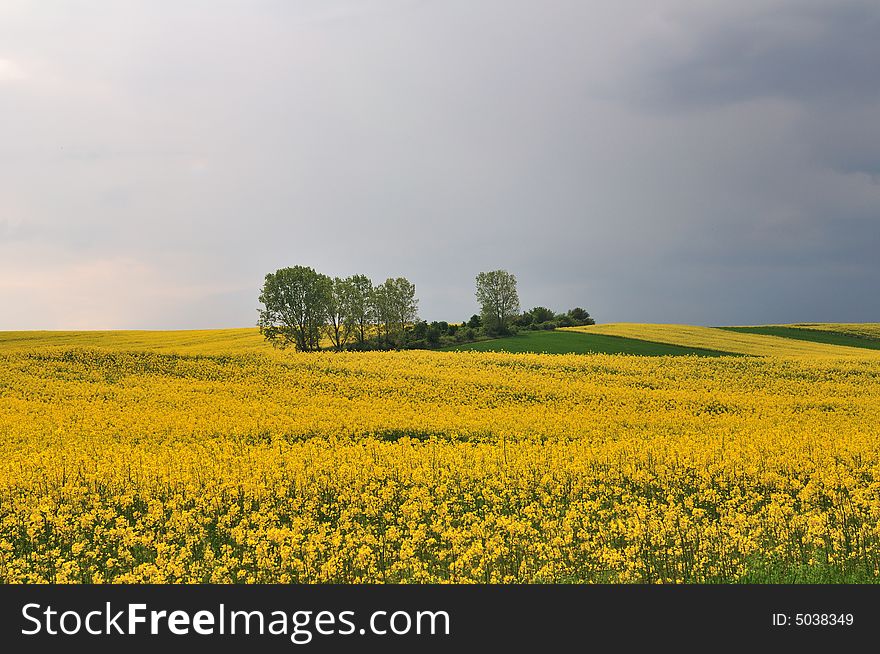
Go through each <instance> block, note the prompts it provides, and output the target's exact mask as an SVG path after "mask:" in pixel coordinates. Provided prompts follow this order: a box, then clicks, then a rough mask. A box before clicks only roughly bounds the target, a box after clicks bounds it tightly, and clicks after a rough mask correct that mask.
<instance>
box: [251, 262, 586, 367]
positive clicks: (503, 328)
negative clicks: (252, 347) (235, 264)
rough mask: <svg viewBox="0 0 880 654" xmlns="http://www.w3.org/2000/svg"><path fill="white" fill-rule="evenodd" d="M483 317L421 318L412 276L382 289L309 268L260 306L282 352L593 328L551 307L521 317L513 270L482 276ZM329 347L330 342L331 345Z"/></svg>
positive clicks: (274, 284)
mask: <svg viewBox="0 0 880 654" xmlns="http://www.w3.org/2000/svg"><path fill="white" fill-rule="evenodd" d="M476 297H477V301H478V302H479V304H480V313H479V314H474V315H473V316H471V317H470V319H468V320H466V321H464V322H463V323H461V324H454V323H448V322H446V321H434V322H431V323H428V322H426V321H424V320H421V321H420V320H419V318H418V300H417V299H416V287H415V285H414V284H413V283H412V282H410V281H409V280H408V279H406V278H405V277H394V278H389V279H386V280H385V282H384V283H382V284H379V285H378V286H374V285H373V282H372V281H371V280H370V279H369V277H367V276H366V275H352V276H351V277H345V278H340V277H328V276H327V275H324V274H321V273H319V272H317V271H315V270H314V269H313V268H309V267H306V266H294V267H292V268H282V269H280V270H276V271H275V272H274V273H269V274H268V275H266V279H265V282H264V284H263V289H262V292H261V293H260V302H261V303H262V304H263V308H262V309H260V318H259V321H258V323H257V324H258V326H259V327H260V332H261V333H262V334H263V335H264V336H265V337H266V338H267V339H268V340H269V341H271V342H272V343H273V344H274V345H275V346H277V347H281V348H283V347H288V346H293V347H295V348H296V349H297V350H299V351H300V352H309V351H314V350H320V349H321V343H322V340H323V339H325V338H326V339H327V340H329V342H330V343H331V346H332V347H333V349H335V350H345V349H348V350H376V349H385V350H387V349H434V348H440V347H446V346H452V345H458V344H461V343H467V342H471V341H476V340H484V339H488V338H496V337H499V336H508V335H512V334H516V333H517V332H518V331H520V330H524V329H529V330H538V329H548V330H549V329H556V328H557V327H575V326H578V325H593V324H595V321H594V320H593V319H592V318H591V317H590V314H589V313H587V311H586V310H584V309H582V308H580V307H576V308H574V309H571V310H569V311H568V312H566V313H562V314H557V313H554V312H553V311H551V310H550V309H548V308H546V307H534V308H533V309H531V310H529V311H525V312H522V313H521V312H520V305H519V295H518V293H517V290H516V277H514V276H513V275H512V274H510V273H509V272H507V271H506V270H492V271H489V272H481V273H480V274H478V275H477V278H476ZM324 342H326V341H324Z"/></svg>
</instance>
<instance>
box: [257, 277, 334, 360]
mask: <svg viewBox="0 0 880 654" xmlns="http://www.w3.org/2000/svg"><path fill="white" fill-rule="evenodd" d="M332 286H333V283H332V281H331V280H330V278H329V277H327V275H322V274H320V273H318V272H315V270H314V269H313V268H308V267H305V266H294V267H293V268H281V269H280V270H277V271H275V272H274V273H269V274H268V275H266V279H265V282H264V283H263V289H262V291H261V293H260V302H261V303H262V304H263V306H264V308H263V309H260V319H259V321H258V322H257V326H258V327H259V328H260V333H261V334H263V335H264V336H265V337H266V339H267V340H269V341H270V342H271V343H272V344H273V345H274V346H276V347H281V348H284V347H287V346H289V345H291V344H292V345H295V346H296V349H297V350H299V351H301V352H308V351H310V350H319V349H320V339H321V328H322V327H323V325H324V324H325V319H326V316H327V310H328V305H329V303H330V296H331V291H332Z"/></svg>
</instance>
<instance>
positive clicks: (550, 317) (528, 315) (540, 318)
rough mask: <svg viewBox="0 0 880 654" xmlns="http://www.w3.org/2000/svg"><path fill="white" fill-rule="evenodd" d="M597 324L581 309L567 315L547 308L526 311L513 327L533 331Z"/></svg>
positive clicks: (519, 316)
mask: <svg viewBox="0 0 880 654" xmlns="http://www.w3.org/2000/svg"><path fill="white" fill-rule="evenodd" d="M595 324H596V321H595V320H593V319H592V318H591V317H590V314H589V313H587V311H586V310H585V309H582V308H580V307H575V308H574V309H569V310H568V311H567V312H565V313H554V312H553V311H552V310H551V309H548V308H547V307H534V308H533V309H531V310H529V311H524V312H523V313H521V314H520V315H518V316H517V317H516V318H514V320H513V325H514V326H515V327H517V328H518V329H531V330H539V329H556V328H557V327H580V326H582V325H595Z"/></svg>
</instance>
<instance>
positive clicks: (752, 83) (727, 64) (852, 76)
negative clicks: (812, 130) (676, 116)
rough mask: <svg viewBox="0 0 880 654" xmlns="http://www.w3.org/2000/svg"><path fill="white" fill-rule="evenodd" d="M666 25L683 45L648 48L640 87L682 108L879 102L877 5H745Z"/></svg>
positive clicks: (679, 17)
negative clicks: (769, 100)
mask: <svg viewBox="0 0 880 654" xmlns="http://www.w3.org/2000/svg"><path fill="white" fill-rule="evenodd" d="M668 20H669V21H670V23H671V24H672V25H673V26H674V27H673V33H672V34H670V37H671V38H674V39H675V40H677V41H678V43H677V44H671V43H667V44H666V45H667V46H668V47H667V48H665V49H657V48H656V45H657V44H656V43H655V44H650V43H649V44H647V46H646V48H645V52H644V54H645V58H644V60H643V63H642V66H643V70H644V77H642V78H640V81H641V82H647V84H645V85H644V87H643V88H644V89H646V90H647V91H649V92H650V93H651V94H653V95H654V96H655V98H660V99H662V100H663V101H664V102H666V103H667V104H669V105H671V106H674V107H677V108H679V109H687V108H696V107H700V106H703V105H713V104H726V103H730V102H742V101H747V100H752V99H756V98H764V97H775V98H786V99H791V100H794V101H797V102H805V103H810V104H815V105H816V106H818V107H825V108H828V107H839V106H852V105H853V104H854V103H855V104H860V103H864V102H875V101H877V100H878V99H880V77H878V75H877V65H876V64H877V62H878V61H880V39H878V38H877V37H878V34H880V5H878V4H877V3H876V2H856V3H854V2H824V3H816V2H803V1H801V0H798V1H795V2H782V3H779V2H761V3H748V2H746V3H743V4H739V3H737V8H736V9H735V10H732V11H722V12H720V13H719V12H711V11H708V10H705V9H704V10H697V11H693V12H683V13H674V14H672V15H669V16H668ZM652 45H653V47H652Z"/></svg>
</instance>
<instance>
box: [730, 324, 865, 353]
mask: <svg viewBox="0 0 880 654" xmlns="http://www.w3.org/2000/svg"><path fill="white" fill-rule="evenodd" d="M719 329H726V330H727V331H729V332H745V333H748V334H763V335H765V336H780V337H782V338H793V339H796V340H799V341H812V342H813V343H825V344H827V345H844V346H846V347H862V348H866V349H868V350H880V340H875V339H871V338H867V337H864V336H854V335H852V334H842V333H840V332H826V331H820V330H818V329H807V328H802V327H783V326H775V325H771V326H759V327H719Z"/></svg>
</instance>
